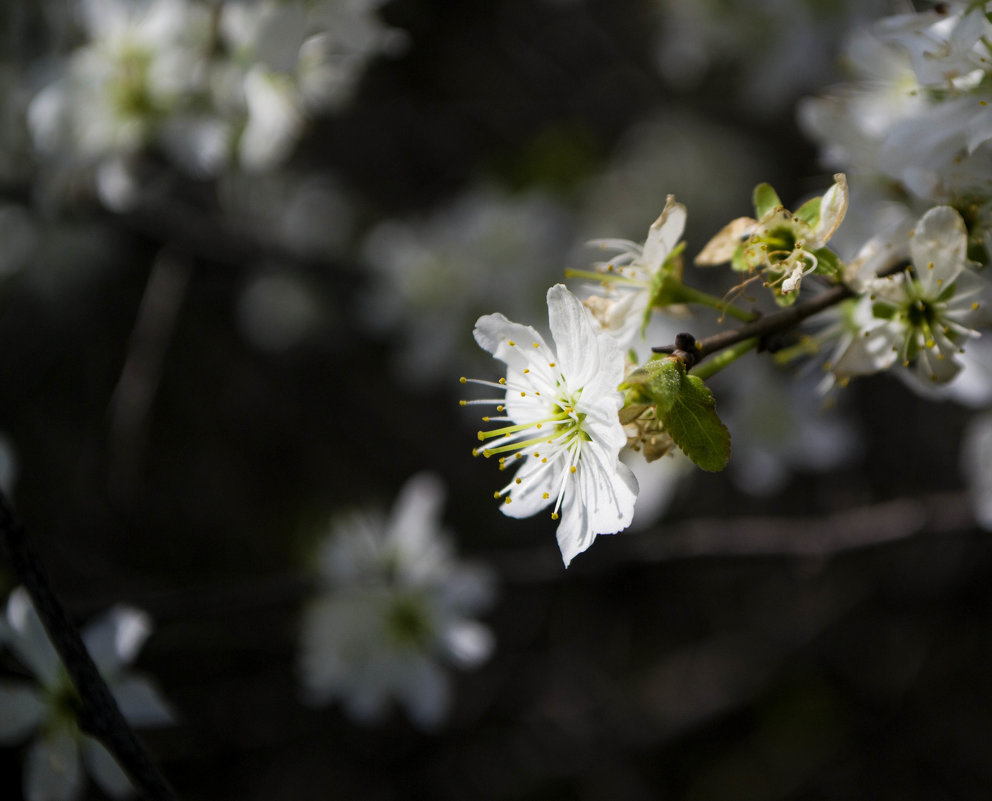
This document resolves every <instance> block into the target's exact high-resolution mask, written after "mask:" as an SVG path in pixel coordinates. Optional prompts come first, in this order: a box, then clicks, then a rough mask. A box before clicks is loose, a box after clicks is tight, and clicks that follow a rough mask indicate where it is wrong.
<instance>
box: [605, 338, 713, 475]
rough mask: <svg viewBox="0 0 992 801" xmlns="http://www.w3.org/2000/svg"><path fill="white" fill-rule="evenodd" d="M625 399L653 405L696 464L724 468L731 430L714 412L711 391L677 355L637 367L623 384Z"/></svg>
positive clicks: (672, 434)
mask: <svg viewBox="0 0 992 801" xmlns="http://www.w3.org/2000/svg"><path fill="white" fill-rule="evenodd" d="M623 386H624V387H625V388H628V389H629V390H630V391H629V392H628V403H631V402H632V401H638V402H642V403H643V402H645V401H646V402H650V403H653V404H654V405H655V409H656V412H657V415H658V418H659V419H660V420H661V422H662V425H663V426H664V428H665V431H667V432H668V434H669V435H670V436H671V438H672V439H673V440H674V442H675V444H676V445H678V446H679V448H681V449H682V451H683V452H684V453H685V455H686V456H688V457H689V458H690V459H692V461H693V462H695V463H696V465H697V466H698V467H701V468H702V469H703V470H708V471H710V472H717V471H719V470H723V468H724V467H726V466H727V462H728V461H729V459H730V432H729V431H728V430H727V427H726V426H725V425H724V424H723V422H722V421H721V420H720V418H719V416H718V415H717V413H716V400H715V399H714V398H713V393H712V392H710V390H709V388H708V387H707V386H706V385H705V384H704V383H703V381H702V379H701V378H699V377H698V376H694V375H689V374H687V373H686V371H685V365H684V364H683V363H682V362H681V361H680V360H679V359H676V358H672V357H669V358H665V359H660V360H658V361H654V362H650V363H649V364H647V365H645V366H643V367H640V368H638V369H637V370H635V371H634V372H633V373H631V374H630V375H629V376H628V377H627V381H626V382H625V384H624V385H623Z"/></svg>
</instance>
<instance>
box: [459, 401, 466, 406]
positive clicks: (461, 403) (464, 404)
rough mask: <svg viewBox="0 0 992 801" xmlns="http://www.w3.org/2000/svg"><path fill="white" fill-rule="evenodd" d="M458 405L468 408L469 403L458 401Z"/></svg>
mask: <svg viewBox="0 0 992 801" xmlns="http://www.w3.org/2000/svg"><path fill="white" fill-rule="evenodd" d="M458 405H459V406H468V401H463V400H460V401H458Z"/></svg>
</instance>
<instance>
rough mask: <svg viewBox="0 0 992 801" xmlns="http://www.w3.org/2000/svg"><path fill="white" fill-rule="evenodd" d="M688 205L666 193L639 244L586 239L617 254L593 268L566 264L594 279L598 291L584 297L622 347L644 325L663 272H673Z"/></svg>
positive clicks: (594, 313) (636, 334)
mask: <svg viewBox="0 0 992 801" xmlns="http://www.w3.org/2000/svg"><path fill="white" fill-rule="evenodd" d="M685 220H686V210H685V206H683V205H682V204H681V203H676V202H675V197H674V196H672V195H669V196H668V199H667V200H666V202H665V208H664V210H662V212H661V215H660V216H659V217H658V219H657V220H655V221H654V222H653V223H652V224H651V228H650V229H649V231H648V237H647V239H646V240H645V242H644V244H643V245H639V244H637V243H636V242H631V241H630V240H628V239H594V240H592V241H591V242H590V243H589V244H590V245H593V246H596V247H599V248H600V249H602V250H618V251H620V253H619V255H617V256H614V257H613V258H612V259H610V260H609V261H606V262H599V263H598V264H596V265H595V267H596V272H595V273H586V272H580V271H574V270H569V271H567V272H566V275H568V276H572V277H584V278H591V279H594V280H596V281H598V282H600V285H599V287H598V288H600V289H601V290H602V294H601V295H594V296H593V297H591V298H588V299H587V300H586V305H587V306H588V307H589V308H590V309H591V310H592V313H593V315H594V316H595V317H596V319H597V320H598V321H599V323H600V325H602V326H603V329H604V330H605V331H607V332H608V333H610V334H611V335H612V336H614V337H615V338H616V339H617V341H618V342H619V343H620V346H621V347H622V348H624V349H626V348H628V347H630V345H631V344H633V342H634V340H635V339H637V337H638V336H639V335H641V334H642V333H643V331H644V328H645V326H646V325H647V321H648V318H649V316H650V314H651V301H652V297H653V295H654V294H655V293H656V292H657V290H658V288H659V287H658V284H659V282H660V280H661V279H662V278H663V277H664V275H665V274H666V273H671V272H677V271H678V269H679V264H678V263H677V262H676V257H677V256H678V254H679V253H680V252H681V248H677V247H676V246H677V244H678V241H679V239H680V238H681V237H682V231H683V230H684V229H685Z"/></svg>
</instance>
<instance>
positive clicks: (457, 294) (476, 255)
mask: <svg viewBox="0 0 992 801" xmlns="http://www.w3.org/2000/svg"><path fill="white" fill-rule="evenodd" d="M573 226H574V223H573V220H572V216H571V214H570V213H569V212H568V211H567V210H566V209H565V208H564V207H563V206H562V205H561V204H560V203H559V202H558V201H557V200H555V199H554V198H552V197H551V196H550V195H547V194H545V193H541V192H527V193H524V194H513V195H508V194H506V193H505V192H503V191H497V190H495V189H493V188H491V187H484V188H481V189H475V190H472V191H470V192H468V193H466V194H464V195H462V196H460V197H458V198H456V199H455V200H454V201H453V202H452V203H450V204H448V205H447V206H445V207H442V208H439V209H437V210H436V211H434V212H432V213H431V214H430V215H428V216H426V217H424V218H421V219H419V220H413V219H411V220H405V221H401V220H387V221H385V222H383V223H380V224H379V225H377V226H376V227H375V228H374V229H373V230H372V231H371V233H370V234H369V236H368V237H367V238H366V240H365V244H364V252H365V257H366V260H367V261H368V263H369V267H370V268H371V271H372V276H373V280H372V286H371V288H370V291H369V293H368V294H367V296H366V298H365V305H366V313H365V314H363V315H361V319H362V321H363V323H364V324H365V325H368V326H369V327H370V328H374V329H375V328H377V329H380V330H389V329H394V330H396V332H397V333H399V334H400V336H398V337H397V341H398V342H399V343H400V345H399V347H398V349H397V352H396V355H395V367H396V370H397V371H398V372H401V373H402V375H403V378H404V380H408V381H413V382H415V383H417V384H419V385H421V386H423V385H425V384H426V383H428V382H430V381H434V380H437V379H439V378H440V377H441V376H446V377H447V378H450V370H451V364H452V363H453V362H456V363H458V364H466V363H479V364H480V365H481V363H482V359H483V358H484V357H483V354H481V353H480V352H479V350H478V349H477V348H475V347H474V346H470V345H469V340H468V338H467V337H466V336H465V330H466V328H467V327H469V326H471V325H472V324H474V323H475V321H476V320H477V319H478V318H479V315H480V314H482V313H483V312H485V311H488V310H489V309H492V308H497V309H503V310H504V311H505V312H506V313H508V314H511V315H520V316H524V315H525V314H530V313H536V312H537V311H538V309H539V308H541V307H542V306H543V302H542V298H543V293H544V290H545V289H546V288H547V286H548V284H549V283H552V282H553V281H554V280H555V278H556V276H558V275H560V274H561V268H560V267H559V266H557V264H558V260H559V258H560V255H561V253H562V252H563V251H564V250H565V249H566V248H567V247H568V246H569V244H570V243H571V242H573V241H574V227H573ZM468 347H471V351H469V352H465V351H463V350H461V349H462V348H468ZM467 369H468V368H467V367H462V368H460V369H459V372H465V371H466V370H467ZM447 378H446V380H447Z"/></svg>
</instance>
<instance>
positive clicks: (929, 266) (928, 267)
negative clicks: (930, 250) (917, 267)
mask: <svg viewBox="0 0 992 801" xmlns="http://www.w3.org/2000/svg"><path fill="white" fill-rule="evenodd" d="M927 269H928V270H932V269H933V262H930V263H929V264H927Z"/></svg>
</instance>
